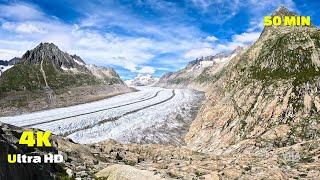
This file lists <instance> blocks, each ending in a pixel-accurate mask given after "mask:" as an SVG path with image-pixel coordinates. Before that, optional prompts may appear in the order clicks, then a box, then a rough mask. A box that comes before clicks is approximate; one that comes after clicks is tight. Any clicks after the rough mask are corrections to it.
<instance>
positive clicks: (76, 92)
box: [0, 43, 131, 114]
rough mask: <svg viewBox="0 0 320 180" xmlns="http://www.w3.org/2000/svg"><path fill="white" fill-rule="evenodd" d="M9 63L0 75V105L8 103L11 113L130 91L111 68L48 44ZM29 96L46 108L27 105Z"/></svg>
mask: <svg viewBox="0 0 320 180" xmlns="http://www.w3.org/2000/svg"><path fill="white" fill-rule="evenodd" d="M10 64H12V66H10V69H8V70H6V71H5V72H3V73H2V75H1V76H0V97H1V98H0V102H1V101H4V102H3V103H4V104H6V103H5V102H7V101H9V102H10V104H11V105H10V106H13V107H14V109H12V110H9V111H11V112H14V110H16V109H15V108H18V109H22V107H29V108H32V109H33V110H37V109H39V108H41V106H44V107H45V108H48V106H53V107H56V106H66V105H70V103H71V104H77V103H80V102H81V103H84V102H86V101H92V100H94V99H100V98H103V97H108V96H111V95H115V94H119V93H123V92H128V91H131V89H129V88H128V87H127V86H126V85H125V84H124V82H123V81H122V80H121V79H120V77H119V75H118V74H117V73H116V72H115V71H114V70H113V69H112V68H102V67H96V66H94V65H87V64H86V63H85V62H84V61H83V60H82V59H81V58H80V57H79V56H76V55H69V54H68V53H66V52H63V51H61V50H60V49H59V48H58V47H57V46H56V45H54V44H52V43H40V44H39V45H38V46H36V47H35V48H34V49H32V50H28V51H27V52H26V53H25V54H24V55H23V56H22V57H21V58H14V59H12V60H10V61H8V65H10ZM116 86H119V87H116ZM117 89H118V90H117ZM117 91H118V92H117ZM70 93H71V94H72V95H70ZM9 95H11V96H12V98H11V99H9V98H8V96H9ZM31 97H32V99H38V98H40V99H44V100H43V101H45V102H47V103H48V104H49V105H48V104H45V105H44V104H43V103H42V102H40V100H39V102H36V104H37V105H35V106H36V107H35V106H34V105H32V106H30V105H29V104H30V103H31V100H30V98H31ZM71 97H73V98H71ZM70 98H71V99H70ZM88 98H89V99H90V100H89V99H88ZM62 99H64V100H63V102H61V100H62ZM40 104H42V105H40ZM59 104H60V105H59ZM38 106H39V107H38ZM0 114H1V113H0Z"/></svg>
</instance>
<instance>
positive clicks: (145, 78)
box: [125, 74, 159, 86]
mask: <svg viewBox="0 0 320 180" xmlns="http://www.w3.org/2000/svg"><path fill="white" fill-rule="evenodd" d="M158 81H159V78H156V77H152V75H151V74H146V75H143V74H139V75H138V76H137V77H135V78H134V79H131V80H127V81H125V83H126V84H127V85H128V86H152V85H155V84H156V83H157V82H158Z"/></svg>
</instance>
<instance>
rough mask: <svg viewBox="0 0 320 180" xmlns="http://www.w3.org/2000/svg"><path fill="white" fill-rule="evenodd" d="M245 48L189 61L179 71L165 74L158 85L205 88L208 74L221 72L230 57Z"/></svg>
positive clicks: (207, 82)
mask: <svg viewBox="0 0 320 180" xmlns="http://www.w3.org/2000/svg"><path fill="white" fill-rule="evenodd" d="M243 50H244V48H242V47H238V48H236V49H235V50H234V51H232V52H230V53H219V54H216V55H214V56H207V57H201V58H198V59H196V60H194V61H191V62H189V64H188V65H187V67H185V68H183V69H181V70H179V71H178V72H173V73H172V72H171V73H167V74H165V75H163V76H162V77H161V78H160V80H159V82H158V83H157V85H158V86H162V87H190V88H193V89H197V90H205V87H207V85H208V84H210V82H209V81H208V76H213V75H214V74H216V73H219V72H220V71H221V70H222V69H223V68H224V66H226V65H227V64H228V63H229V61H230V59H232V58H233V57H235V56H236V55H237V54H239V53H241V52H242V51H243Z"/></svg>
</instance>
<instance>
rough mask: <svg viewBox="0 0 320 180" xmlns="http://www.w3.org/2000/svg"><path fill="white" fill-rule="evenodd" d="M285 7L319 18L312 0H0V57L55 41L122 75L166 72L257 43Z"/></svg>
mask: <svg viewBox="0 0 320 180" xmlns="http://www.w3.org/2000/svg"><path fill="white" fill-rule="evenodd" d="M280 5H284V6H286V7H287V8H289V9H291V10H294V11H296V12H298V13H300V14H301V15H310V16H311V20H312V21H313V23H314V24H316V25H318V24H319V23H320V22H319V21H320V19H319V15H318V13H317V10H318V9H320V2H317V1H311V0H310V1H302V0H299V1H294V0H273V1H270V0H225V1H223V0H167V1H164V0H162V1H161V0H135V1H134V0H104V1H102V0H92V1H86V0H82V1H79V0H64V1H63V0H55V1H52V0H33V1H7V0H0V37H1V38H0V59H11V58H12V57H14V56H22V55H23V53H24V52H25V51H26V50H28V49H32V48H33V47H35V46H36V45H37V44H39V43H40V42H53V43H55V44H56V45H58V46H59V47H60V49H62V50H63V51H66V52H68V53H70V54H77V55H79V56H81V57H82V58H83V59H84V60H85V61H86V62H87V63H90V64H96V65H99V66H111V67H114V68H115V69H116V70H117V72H118V73H119V74H120V76H121V77H122V78H123V79H131V78H133V77H135V76H136V75H138V74H145V73H150V74H153V75H155V76H161V75H162V74H163V73H165V72H169V71H176V70H178V69H181V68H182V67H184V66H185V65H186V64H187V63H188V62H189V61H190V60H192V59H195V58H197V57H201V56H207V55H212V54H216V53H218V52H221V51H231V50H233V49H234V48H236V47H237V46H243V45H246V44H250V43H252V42H253V41H254V40H256V39H257V38H258V36H259V34H260V32H261V30H262V28H263V26H262V18H263V16H264V15H268V14H271V13H272V11H274V10H275V9H276V8H277V7H278V6H280Z"/></svg>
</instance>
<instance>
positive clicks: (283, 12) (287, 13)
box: [272, 6, 297, 17]
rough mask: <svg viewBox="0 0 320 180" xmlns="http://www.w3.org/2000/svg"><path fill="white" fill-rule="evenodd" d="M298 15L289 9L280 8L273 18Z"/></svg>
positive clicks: (273, 14)
mask: <svg viewBox="0 0 320 180" xmlns="http://www.w3.org/2000/svg"><path fill="white" fill-rule="evenodd" d="M295 15H297V14H296V13H294V12H292V11H290V10H289V9H287V8H286V7H284V6H279V7H278V8H277V9H276V10H275V11H274V12H273V13H272V16H280V17H283V16H295Z"/></svg>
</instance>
